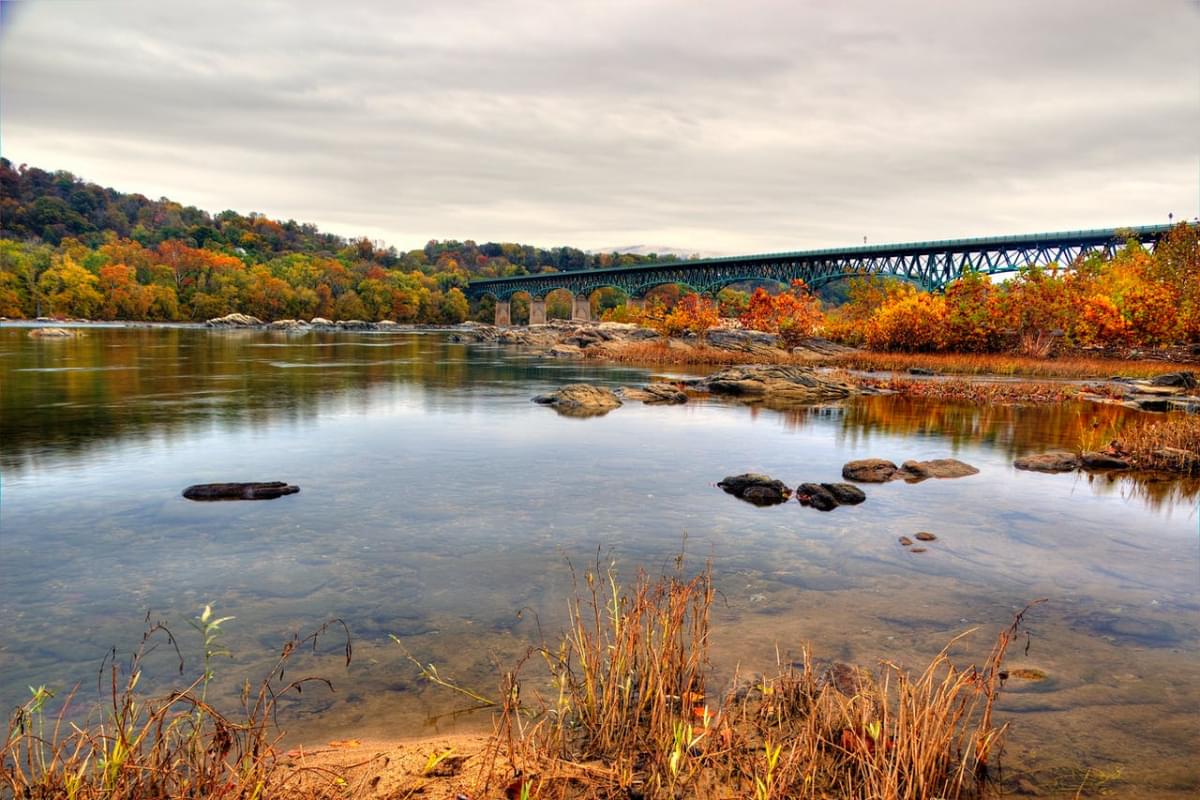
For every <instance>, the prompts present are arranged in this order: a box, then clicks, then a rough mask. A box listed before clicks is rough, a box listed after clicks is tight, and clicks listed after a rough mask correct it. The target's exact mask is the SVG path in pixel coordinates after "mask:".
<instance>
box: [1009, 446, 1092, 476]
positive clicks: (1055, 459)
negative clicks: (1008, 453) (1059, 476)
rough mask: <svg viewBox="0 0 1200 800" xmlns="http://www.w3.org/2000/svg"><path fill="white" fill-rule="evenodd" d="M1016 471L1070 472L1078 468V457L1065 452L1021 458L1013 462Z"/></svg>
mask: <svg viewBox="0 0 1200 800" xmlns="http://www.w3.org/2000/svg"><path fill="white" fill-rule="evenodd" d="M1013 466H1014V467H1016V468H1017V469H1026V470H1030V471H1032V472H1071V471H1073V470H1075V469H1078V468H1079V456H1077V455H1075V454H1074V453H1068V452H1065V451H1055V452H1052V453H1037V454H1036V455H1029V456H1021V457H1020V458H1018V459H1017V460H1016V461H1014V462H1013Z"/></svg>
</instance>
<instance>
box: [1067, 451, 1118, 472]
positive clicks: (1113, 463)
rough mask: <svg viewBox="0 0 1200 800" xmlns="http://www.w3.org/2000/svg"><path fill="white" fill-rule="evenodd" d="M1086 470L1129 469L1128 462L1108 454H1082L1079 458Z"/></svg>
mask: <svg viewBox="0 0 1200 800" xmlns="http://www.w3.org/2000/svg"><path fill="white" fill-rule="evenodd" d="M1079 460H1080V461H1082V462H1083V466H1085V467H1087V468H1088V469H1129V466H1130V464H1129V462H1128V461H1126V460H1125V459H1123V458H1119V457H1118V456H1114V455H1109V454H1108V453H1097V452H1091V453H1084V454H1083V455H1082V456H1080V457H1079Z"/></svg>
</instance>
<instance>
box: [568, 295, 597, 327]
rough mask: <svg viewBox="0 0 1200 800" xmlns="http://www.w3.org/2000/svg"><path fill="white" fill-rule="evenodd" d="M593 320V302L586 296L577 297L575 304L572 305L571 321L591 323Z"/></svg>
mask: <svg viewBox="0 0 1200 800" xmlns="http://www.w3.org/2000/svg"><path fill="white" fill-rule="evenodd" d="M591 319H592V301H591V300H590V299H589V298H588V296H587V295H586V294H577V295H575V302H574V303H572V304H571V321H572V322H589V321H590V320H591Z"/></svg>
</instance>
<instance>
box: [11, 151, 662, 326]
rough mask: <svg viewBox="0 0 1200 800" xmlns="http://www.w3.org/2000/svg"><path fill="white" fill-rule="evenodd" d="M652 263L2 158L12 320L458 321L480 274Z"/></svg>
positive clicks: (480, 312)
mask: <svg viewBox="0 0 1200 800" xmlns="http://www.w3.org/2000/svg"><path fill="white" fill-rule="evenodd" d="M666 258H674V257H666ZM650 260H655V259H654V257H653V256H642V255H631V254H617V253H611V254H610V253H600V254H595V253H586V252H584V251H583V250H580V249H578V248H574V247H553V248H548V249H547V248H540V247H534V246H532V245H526V244H516V243H510V242H486V243H483V244H476V243H475V242H473V241H470V240H468V241H463V242H459V241H436V240H432V241H430V242H429V243H427V244H426V245H425V247H424V248H422V249H419V250H412V251H408V252H403V253H402V252H398V251H397V250H396V249H395V248H394V247H389V246H386V245H384V244H381V243H379V242H372V241H370V240H368V239H366V238H361V239H357V240H351V239H347V238H344V237H341V236H337V235H334V234H331V233H324V232H322V231H321V230H319V229H318V228H317V226H316V225H313V224H311V223H299V222H296V221H295V220H287V221H279V220H274V219H270V218H269V217H266V216H264V215H262V214H256V213H250V214H241V213H238V212H236V211H222V212H220V213H218V214H212V213H209V212H207V211H204V210H201V209H198V208H196V207H194V206H184V205H182V204H180V203H177V202H174V201H172V200H169V199H167V198H160V199H158V200H151V199H149V198H147V197H145V196H144V195H140V194H128V193H124V192H119V191H116V190H115V189H111V188H105V187H101V186H98V185H97V184H94V183H89V182H87V181H85V180H83V179H82V178H79V177H77V176H75V175H73V174H72V173H70V172H65V171H61V170H60V171H56V172H47V171H46V170H42V169H38V168H37V167H30V166H27V165H24V164H22V165H20V166H18V167H15V166H14V165H13V164H12V162H11V161H9V160H8V159H3V158H0V316H9V317H31V316H40V315H44V314H54V315H61V316H74V317H99V318H105V319H163V320H169V319H191V320H198V319H206V318H208V317H211V316H218V315H220V314H224V313H230V312H233V311H242V312H245V313H250V314H254V315H256V316H260V317H263V318H280V317H304V318H309V317H312V316H327V317H334V318H341V319H350V318H366V319H395V320H397V321H400V322H453V321H461V319H462V318H463V317H465V316H466V315H468V314H471V313H473V314H474V315H476V316H479V317H481V318H486V317H487V316H488V315H489V314H490V313H491V312H490V306H487V307H484V308H478V307H477V308H475V309H468V308H467V303H466V300H465V297H464V296H463V294H462V292H461V291H460V289H461V287H463V286H465V285H466V283H467V281H468V280H470V279H471V278H473V277H499V276H508V275H521V274H526V273H535V272H545V271H554V270H559V271H562V270H581V269H596V268H600V267H611V266H621V265H627V264H638V263H643V262H646V261H650ZM549 310H550V311H551V313H552V314H553V313H554V309H553V308H551V309H549Z"/></svg>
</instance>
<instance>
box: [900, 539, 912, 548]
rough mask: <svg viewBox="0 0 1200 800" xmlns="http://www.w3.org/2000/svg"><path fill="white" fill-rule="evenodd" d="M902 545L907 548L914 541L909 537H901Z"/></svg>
mask: <svg viewBox="0 0 1200 800" xmlns="http://www.w3.org/2000/svg"><path fill="white" fill-rule="evenodd" d="M900 544H902V545H904V546H905V547H908V546H909V545H910V544H912V539H910V538H908V537H907V536H901V537H900Z"/></svg>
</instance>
